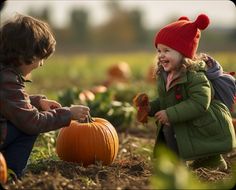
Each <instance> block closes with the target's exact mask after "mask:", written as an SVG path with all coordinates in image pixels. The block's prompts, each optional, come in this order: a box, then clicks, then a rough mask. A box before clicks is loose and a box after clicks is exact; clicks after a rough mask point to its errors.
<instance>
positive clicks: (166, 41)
mask: <svg viewBox="0 0 236 190" xmlns="http://www.w3.org/2000/svg"><path fill="white" fill-rule="evenodd" d="M209 22H210V21H209V18H208V16H207V15H205V14H201V15H199V16H198V17H197V19H196V20H195V21H194V22H191V21H189V19H188V18H187V17H181V18H180V19H179V20H178V21H176V22H173V23H171V24H169V25H167V26H165V27H164V28H162V29H161V30H160V31H159V32H158V33H157V35H156V37H155V46H156V48H157V56H158V62H157V71H156V77H157V93H158V98H157V99H156V100H154V101H151V102H149V103H148V105H147V106H148V110H149V113H148V114H149V116H153V117H155V118H156V119H157V121H158V123H159V125H158V133H157V139H156V144H155V149H156V148H158V145H159V143H164V144H165V145H166V146H167V147H168V148H169V149H171V150H172V151H173V152H175V153H176V154H177V155H179V156H180V157H181V158H182V159H184V160H190V161H193V162H192V164H191V167H193V168H197V167H211V168H214V169H216V168H218V169H221V170H226V169H227V164H226V162H225V160H224V158H223V157H222V155H221V154H223V153H226V152H229V151H231V150H232V149H233V148H234V147H235V146H236V141H235V132H234V128H233V124H232V118H231V115H230V112H229V110H228V108H227V107H226V106H225V105H224V104H223V103H222V102H220V101H219V100H216V99H214V98H213V97H214V90H213V89H212V86H211V83H210V82H209V80H208V79H207V77H206V75H205V71H206V63H205V61H206V59H207V58H206V56H197V55H196V50H197V47H198V43H199V39H200V35H201V33H200V30H204V29H205V28H206V27H207V26H208V25H209ZM204 60H205V61H204ZM147 106H146V107H147ZM141 111H142V108H141V107H140V108H139V111H138V113H139V112H140V113H141ZM155 149H154V153H155Z"/></svg>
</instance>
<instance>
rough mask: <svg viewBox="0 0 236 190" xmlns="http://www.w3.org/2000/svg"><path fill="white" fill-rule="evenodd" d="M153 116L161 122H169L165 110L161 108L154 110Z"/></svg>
mask: <svg viewBox="0 0 236 190" xmlns="http://www.w3.org/2000/svg"><path fill="white" fill-rule="evenodd" d="M155 117H156V118H157V119H158V120H159V121H160V122H161V123H162V124H169V119H168V116H167V114H166V110H161V111H159V112H156V114H155Z"/></svg>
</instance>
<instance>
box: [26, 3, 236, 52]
mask: <svg viewBox="0 0 236 190" xmlns="http://www.w3.org/2000/svg"><path fill="white" fill-rule="evenodd" d="M106 6H107V9H108V10H109V13H110V17H109V19H108V20H107V21H106V22H105V23H103V24H102V25H99V26H93V25H91V23H90V18H89V12H88V11H87V10H85V9H81V8H76V7H74V8H73V9H72V10H71V11H70V13H69V14H70V24H69V26H67V27H65V28H56V27H55V26H54V23H53V21H52V19H51V14H50V12H51V10H50V7H46V8H44V9H43V10H42V11H41V12H40V13H36V12H34V11H33V10H29V12H28V14H29V15H31V16H35V17H37V18H40V19H43V20H45V21H47V22H48V23H49V24H50V25H51V27H52V28H53V31H54V32H55V35H56V39H57V51H59V52H62V53H63V52H64V53H75V52H76V53H78V52H87V51H90V52H108V51H110V52H114V51H121V52H126V51H136V50H144V51H148V50H154V37H155V34H156V32H157V31H158V30H159V28H158V26H157V29H155V30H150V29H147V28H145V27H144V25H143V20H142V16H143V15H142V12H141V11H140V10H138V9H133V10H130V11H128V10H124V9H122V7H120V5H119V2H118V1H109V2H107V4H106ZM175 19H176V18H174V17H173V19H172V18H170V19H169V22H172V21H175ZM169 22H167V23H169ZM159 27H161V26H159ZM202 33H203V35H202V38H201V43H200V46H199V51H201V50H203V51H209V52H212V51H235V49H236V46H235V42H236V26H233V27H232V28H231V29H225V28H211V29H208V30H206V31H203V32H202Z"/></svg>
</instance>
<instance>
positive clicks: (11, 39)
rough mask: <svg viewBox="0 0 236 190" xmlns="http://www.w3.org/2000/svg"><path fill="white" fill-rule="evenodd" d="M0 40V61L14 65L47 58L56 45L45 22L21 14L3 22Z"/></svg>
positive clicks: (7, 64)
mask: <svg viewBox="0 0 236 190" xmlns="http://www.w3.org/2000/svg"><path fill="white" fill-rule="evenodd" d="M0 41H1V43H0V63H1V64H4V65H6V66H15V67H18V66H20V65H22V64H23V63H24V64H32V63H33V61H34V60H35V59H47V58H48V57H49V56H50V55H51V54H53V52H54V51H55V46H56V40H55V38H54V35H53V33H52V31H51V29H50V27H49V25H48V24H47V23H45V22H43V21H41V20H38V19H36V18H33V17H30V16H25V15H21V14H17V15H16V16H15V18H14V19H12V20H9V21H6V22H5V24H3V26H2V27H1V29H0Z"/></svg>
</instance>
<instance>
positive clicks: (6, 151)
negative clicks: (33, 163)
mask: <svg viewBox="0 0 236 190" xmlns="http://www.w3.org/2000/svg"><path fill="white" fill-rule="evenodd" d="M36 139H37V135H27V134H25V133H24V132H22V131H20V130H19V129H18V128H16V127H15V126H14V125H13V124H12V123H10V122H7V135H6V139H5V140H4V142H3V144H2V145H1V146H0V151H1V152H2V154H3V155H4V157H5V160H6V163H7V167H8V168H9V169H11V170H13V171H14V172H15V173H16V175H17V177H21V175H22V172H23V170H24V168H25V167H26V164H27V161H28V158H29V156H30V153H31V151H32V148H33V145H34V142H35V141H36Z"/></svg>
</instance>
